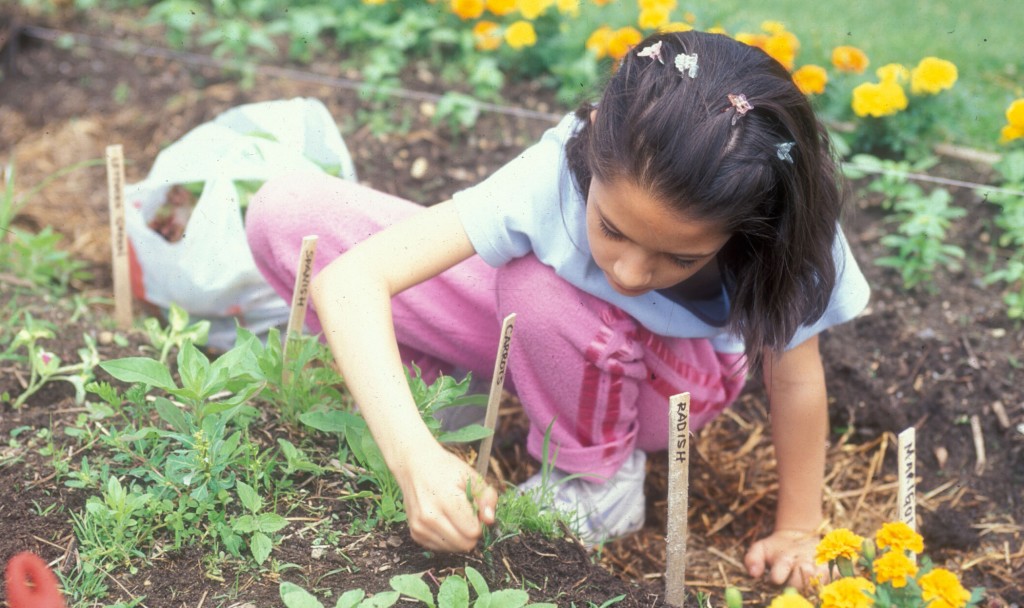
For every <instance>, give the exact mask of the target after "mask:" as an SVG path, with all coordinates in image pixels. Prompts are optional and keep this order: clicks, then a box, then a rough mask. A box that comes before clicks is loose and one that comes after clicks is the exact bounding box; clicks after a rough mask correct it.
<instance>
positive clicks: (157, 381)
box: [100, 357, 176, 390]
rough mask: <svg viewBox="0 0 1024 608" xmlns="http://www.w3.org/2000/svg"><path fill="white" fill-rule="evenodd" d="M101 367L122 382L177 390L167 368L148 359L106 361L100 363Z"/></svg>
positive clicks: (129, 358) (135, 358) (127, 358)
mask: <svg viewBox="0 0 1024 608" xmlns="http://www.w3.org/2000/svg"><path fill="white" fill-rule="evenodd" d="M100 367H101V368H103V371H105V372H107V373H108V374H110V375H111V376H113V377H115V378H117V379H118V380H120V381H121V382H140V383H142V384H146V385H148V386H153V387H156V388H161V389H164V390H170V389H173V388H176V387H175V384H174V380H173V379H172V378H171V372H170V370H168V369H167V366H165V365H164V364H163V363H160V362H159V361H157V360H155V359H150V358H148V357H125V358H123V359H114V360H113V361H104V362H103V363H100Z"/></svg>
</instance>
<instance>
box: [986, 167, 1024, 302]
mask: <svg viewBox="0 0 1024 608" xmlns="http://www.w3.org/2000/svg"><path fill="white" fill-rule="evenodd" d="M995 169H996V171H997V172H998V173H999V175H1000V177H1001V183H1000V185H1001V188H1000V190H998V191H992V190H987V189H982V190H979V192H978V193H979V194H980V195H982V196H983V197H985V198H986V199H987V200H988V201H989V202H991V203H993V204H995V205H997V206H998V207H999V214H998V215H997V216H996V219H995V224H996V226H997V227H998V228H999V229H1000V230H1001V231H1002V233H1001V234H1000V235H999V239H998V243H999V246H1000V247H1005V248H1007V249H1008V250H1009V255H1008V256H1007V257H1006V259H1005V261H1004V262H1003V264H1002V265H1001V267H999V268H997V269H995V270H993V271H992V272H990V273H989V274H988V275H986V276H985V280H984V282H985V284H986V285H992V284H995V283H1002V284H1003V285H1004V286H1005V291H1004V292H1003V302H1004V303H1005V304H1006V308H1007V316H1009V317H1010V318H1011V319H1020V318H1024V195H1022V194H1020V192H1024V150H1015V151H1012V152H1010V153H1008V154H1006V155H1005V156H1004V157H1003V159H1002V160H1000V162H999V163H997V164H996V165H995Z"/></svg>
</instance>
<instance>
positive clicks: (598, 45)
mask: <svg viewBox="0 0 1024 608" xmlns="http://www.w3.org/2000/svg"><path fill="white" fill-rule="evenodd" d="M611 40H612V28H610V27H608V26H607V25H602V26H601V27H599V28H597V29H596V30H594V31H593V32H592V33H591V34H590V36H589V37H588V38H587V42H586V44H585V45H584V46H585V47H586V49H587V50H588V51H590V52H591V53H593V54H594V56H595V57H597V58H598V59H604V58H605V57H606V56H607V55H608V43H609V42H611Z"/></svg>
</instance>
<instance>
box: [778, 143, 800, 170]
mask: <svg viewBox="0 0 1024 608" xmlns="http://www.w3.org/2000/svg"><path fill="white" fill-rule="evenodd" d="M795 145H796V142H795V141H786V142H782V143H780V144H775V153H776V154H778V156H779V160H784V161H786V162H787V163H789V164H791V165H792V164H793V157H792V156H790V154H789V151H790V150H792V149H793V146H795Z"/></svg>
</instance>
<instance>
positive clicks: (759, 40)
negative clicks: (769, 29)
mask: <svg viewBox="0 0 1024 608" xmlns="http://www.w3.org/2000/svg"><path fill="white" fill-rule="evenodd" d="M734 38H735V39H736V40H738V41H740V42H742V43H743V44H747V45H750V46H755V47H757V48H759V49H761V50H764V47H765V45H766V44H768V36H766V35H765V34H751V33H750V32H739V33H738V34H736V35H735V36H734Z"/></svg>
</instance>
